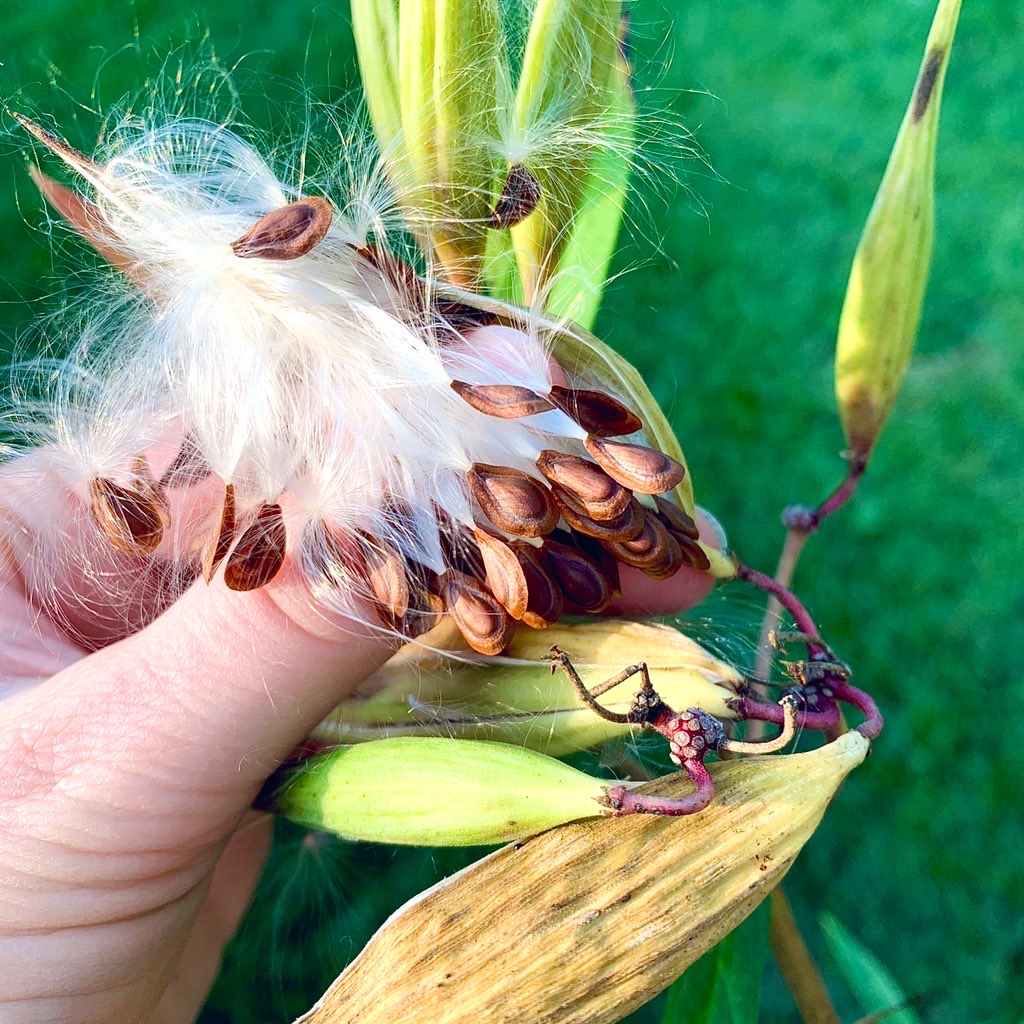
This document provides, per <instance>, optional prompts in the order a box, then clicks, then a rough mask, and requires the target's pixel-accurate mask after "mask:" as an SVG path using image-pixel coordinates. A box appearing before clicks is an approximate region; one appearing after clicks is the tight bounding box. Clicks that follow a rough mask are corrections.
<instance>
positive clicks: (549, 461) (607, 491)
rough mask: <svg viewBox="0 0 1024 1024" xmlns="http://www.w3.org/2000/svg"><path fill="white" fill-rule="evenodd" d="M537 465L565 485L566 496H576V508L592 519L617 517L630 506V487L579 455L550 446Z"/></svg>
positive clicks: (554, 481)
mask: <svg viewBox="0 0 1024 1024" xmlns="http://www.w3.org/2000/svg"><path fill="white" fill-rule="evenodd" d="M537 468H538V469H539V470H540V471H541V473H543V474H544V476H545V477H546V478H547V479H548V480H549V481H550V482H551V483H553V484H557V485H558V486H559V487H560V488H561V491H562V497H563V500H568V499H571V498H575V500H576V502H577V506H578V507H577V508H576V511H577V512H579V513H580V514H582V515H587V516H589V517H590V518H591V519H597V520H604V519H614V518H615V517H616V516H619V515H621V514H622V513H623V512H624V511H625V510H626V508H627V507H628V505H629V503H630V501H631V500H632V498H633V495H632V492H631V491H630V490H629V488H627V487H623V486H622V484H620V483H619V482H618V481H617V480H613V479H612V478H611V477H610V476H609V475H608V474H607V473H606V472H605V471H604V470H603V469H601V467H600V466H596V465H594V463H593V462H591V461H590V460H589V459H583V458H580V456H578V455H569V454H567V453H566V452H557V451H554V450H552V449H550V448H546V449H545V450H544V451H542V452H541V453H540V455H539V456H538V457H537Z"/></svg>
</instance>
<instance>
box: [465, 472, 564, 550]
mask: <svg viewBox="0 0 1024 1024" xmlns="http://www.w3.org/2000/svg"><path fill="white" fill-rule="evenodd" d="M466 479H467V480H468V482H469V487H470V490H471V491H472V492H473V497H474V498H476V500H477V504H478V505H479V506H480V508H481V509H483V512H484V515H485V516H487V518H488V519H489V520H490V521H491V522H492V523H493V524H494V525H495V526H496V527H498V529H499V530H504V531H505V532H506V533H511V534H514V535H515V536H518V537H543V536H544V535H545V534H548V533H550V532H551V531H552V530H553V529H554V528H555V526H556V525H557V523H558V517H559V512H558V506H557V505H555V502H554V499H553V498H552V497H551V493H550V492H549V491H548V489H547V488H546V487H545V486H544V485H543V484H542V483H541V482H540V481H539V480H534V479H533V477H531V476H528V475H527V474H526V473H523V472H522V471H520V470H518V469H511V468H509V467H508V466H489V465H485V464H484V463H480V462H477V463H474V464H473V466H472V467H471V468H470V469H469V471H468V472H467V473H466Z"/></svg>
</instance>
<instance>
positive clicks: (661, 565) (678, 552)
mask: <svg viewBox="0 0 1024 1024" xmlns="http://www.w3.org/2000/svg"><path fill="white" fill-rule="evenodd" d="M683 561H684V559H683V550H682V548H681V547H680V545H679V541H678V539H677V538H676V537H675V536H673V534H672V531H671V530H670V531H669V534H668V544H667V545H666V547H665V553H664V556H663V557H662V559H661V561H659V562H654V563H652V564H651V565H646V566H644V567H643V570H642V571H643V572H644V573H646V574H647V575H648V576H650V577H651V579H652V580H667V579H669V578H670V577H672V576H675V574H676V573H677V572H679V570H680V569H681V568H682V567H683Z"/></svg>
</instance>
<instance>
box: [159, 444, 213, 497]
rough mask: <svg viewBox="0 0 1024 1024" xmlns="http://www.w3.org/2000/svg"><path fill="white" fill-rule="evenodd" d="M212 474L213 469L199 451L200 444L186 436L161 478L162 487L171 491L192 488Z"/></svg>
mask: <svg viewBox="0 0 1024 1024" xmlns="http://www.w3.org/2000/svg"><path fill="white" fill-rule="evenodd" d="M212 472H213V469H212V468H211V467H210V464H209V463H208V462H207V461H206V459H204V458H203V454H202V452H201V451H200V450H199V442H198V441H196V439H195V438H194V437H193V436H192V435H191V434H186V435H185V437H184V439H183V440H182V442H181V447H180V448H179V449H178V454H177V455H175V456H174V458H173V459H172V460H171V464H170V465H169V466H168V467H167V468H166V469H165V470H164V475H163V476H162V477H160V486H161V487H166V488H167V489H168V490H171V491H173V490H177V489H178V488H181V487H191V486H192V485H193V484H198V483H201V482H202V481H203V480H205V479H206V478H207V477H208V476H209V475H210V474H211V473H212Z"/></svg>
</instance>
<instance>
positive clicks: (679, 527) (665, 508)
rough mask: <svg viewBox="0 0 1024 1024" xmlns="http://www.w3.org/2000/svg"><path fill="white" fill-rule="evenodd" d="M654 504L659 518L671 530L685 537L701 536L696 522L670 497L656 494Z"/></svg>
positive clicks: (694, 537)
mask: <svg viewBox="0 0 1024 1024" xmlns="http://www.w3.org/2000/svg"><path fill="white" fill-rule="evenodd" d="M654 504H655V505H656V506H657V509H658V518H659V519H660V520H661V521H662V522H663V523H664V524H665V526H667V527H668V528H669V529H670V530H674V531H675V532H676V533H681V534H683V536H684V537H690V538H692V539H693V540H697V538H698V537H700V530H698V529H697V524H696V522H694V520H693V519H692V518H691V517H690V516H688V515H687V514H686V513H685V512H684V511H683V510H682V509H681V508H680V507H679V506H678V505H677V504H676V503H675V502H674V501H669V500H668V498H663V497H661V495H655V497H654Z"/></svg>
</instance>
